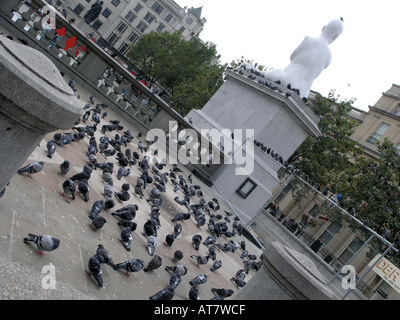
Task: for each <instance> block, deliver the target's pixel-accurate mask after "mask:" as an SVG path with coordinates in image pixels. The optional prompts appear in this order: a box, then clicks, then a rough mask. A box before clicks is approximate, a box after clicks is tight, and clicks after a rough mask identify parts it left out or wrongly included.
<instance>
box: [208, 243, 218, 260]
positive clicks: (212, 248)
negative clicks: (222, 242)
mask: <svg viewBox="0 0 400 320" xmlns="http://www.w3.org/2000/svg"><path fill="white" fill-rule="evenodd" d="M208 254H209V256H210V258H211V259H212V260H214V261H215V259H217V248H216V246H215V245H211V246H209V247H208Z"/></svg>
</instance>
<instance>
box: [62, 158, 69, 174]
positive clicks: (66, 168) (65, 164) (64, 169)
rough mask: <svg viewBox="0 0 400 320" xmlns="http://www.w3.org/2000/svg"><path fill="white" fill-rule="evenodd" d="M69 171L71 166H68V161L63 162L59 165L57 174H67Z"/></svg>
mask: <svg viewBox="0 0 400 320" xmlns="http://www.w3.org/2000/svg"><path fill="white" fill-rule="evenodd" d="M70 169H71V166H70V164H69V161H68V160H64V161H63V162H61V164H60V172H59V174H61V175H64V174H67V173H68V171H69V170H70Z"/></svg>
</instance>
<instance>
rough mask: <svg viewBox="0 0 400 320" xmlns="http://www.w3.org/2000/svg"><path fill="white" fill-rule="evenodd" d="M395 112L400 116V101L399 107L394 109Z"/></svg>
mask: <svg viewBox="0 0 400 320" xmlns="http://www.w3.org/2000/svg"><path fill="white" fill-rule="evenodd" d="M393 114H394V115H396V116H398V117H400V103H399V104H398V105H397V107H396V108H395V109H394V111H393Z"/></svg>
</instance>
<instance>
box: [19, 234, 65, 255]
mask: <svg viewBox="0 0 400 320" xmlns="http://www.w3.org/2000/svg"><path fill="white" fill-rule="evenodd" d="M24 242H25V243H29V242H33V243H35V244H36V247H37V250H36V253H37V255H39V256H44V253H43V251H47V252H50V251H53V250H55V249H57V248H58V247H59V246H60V239H58V238H55V237H52V236H50V235H34V234H32V233H29V234H28V237H26V238H24Z"/></svg>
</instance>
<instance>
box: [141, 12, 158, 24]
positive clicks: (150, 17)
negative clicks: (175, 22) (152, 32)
mask: <svg viewBox="0 0 400 320" xmlns="http://www.w3.org/2000/svg"><path fill="white" fill-rule="evenodd" d="M143 19H144V20H145V21H147V22H148V23H152V22H153V21H154V19H155V17H154V16H153V15H152V14H151V13H150V12H147V13H146V15H145V16H144V18H143Z"/></svg>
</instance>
